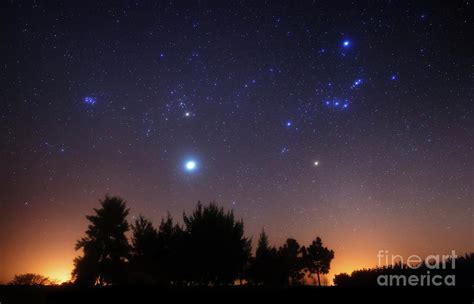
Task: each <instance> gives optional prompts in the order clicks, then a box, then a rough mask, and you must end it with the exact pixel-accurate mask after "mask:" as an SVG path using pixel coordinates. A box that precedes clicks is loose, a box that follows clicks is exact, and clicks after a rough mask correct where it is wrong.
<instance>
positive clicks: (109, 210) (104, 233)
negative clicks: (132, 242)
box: [72, 196, 130, 285]
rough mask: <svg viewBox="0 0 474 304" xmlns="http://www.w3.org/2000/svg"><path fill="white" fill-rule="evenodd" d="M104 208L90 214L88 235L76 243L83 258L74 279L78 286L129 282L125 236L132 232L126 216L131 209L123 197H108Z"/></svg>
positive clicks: (79, 259)
mask: <svg viewBox="0 0 474 304" xmlns="http://www.w3.org/2000/svg"><path fill="white" fill-rule="evenodd" d="M100 204H101V208H99V209H94V211H95V215H88V216H86V218H87V219H88V220H89V221H90V224H89V226H88V229H87V231H86V236H85V237H83V238H82V239H80V240H79V241H78V242H77V243H76V250H80V249H82V250H83V253H84V254H83V256H80V257H77V258H76V259H75V260H74V265H75V267H74V270H73V273H72V275H73V279H74V280H75V282H76V283H78V284H85V285H95V284H98V285H108V284H119V283H122V282H124V281H125V277H126V271H125V270H126V269H125V268H126V261H127V258H128V256H129V253H130V246H129V244H128V240H127V237H126V236H125V233H126V232H127V231H128V230H129V225H128V223H127V220H126V217H127V215H128V213H129V209H128V208H127V206H126V202H125V201H124V200H123V199H121V198H119V197H110V196H106V197H105V199H104V200H102V201H100Z"/></svg>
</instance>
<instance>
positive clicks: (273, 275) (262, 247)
mask: <svg viewBox="0 0 474 304" xmlns="http://www.w3.org/2000/svg"><path fill="white" fill-rule="evenodd" d="M277 262H278V261H277V253H276V250H275V248H273V247H270V245H269V242H268V236H267V234H266V233H265V230H263V229H262V232H261V233H260V236H259V239H258V245H257V250H256V252H255V257H253V258H251V260H250V265H249V269H248V279H249V280H250V282H252V283H254V284H257V285H259V284H263V285H266V286H271V285H278V278H279V272H278V271H279V268H278V265H277Z"/></svg>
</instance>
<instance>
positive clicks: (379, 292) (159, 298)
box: [0, 286, 474, 304]
mask: <svg viewBox="0 0 474 304" xmlns="http://www.w3.org/2000/svg"><path fill="white" fill-rule="evenodd" d="M473 294H474V293H473V289H472V288H398V289H397V288H377V289H371V288H360V289H352V288H340V287H322V288H316V287H310V286H304V287H292V288H287V289H267V288H263V287H249V286H232V287H212V288H211V287H207V288H198V287H187V288H179V289H162V288H156V287H151V286H150V287H132V286H121V287H102V288H78V287H75V286H37V287H22V286H0V303H1V304H10V303H35V304H42V303H68V304H71V303H144V302H146V303H163V302H167V301H166V300H168V299H169V298H172V299H173V300H184V299H187V300H189V299H190V300H192V301H193V302H196V301H198V302H201V301H199V300H207V299H227V300H229V301H230V300H233V301H239V302H242V303H244V302H245V303H247V302H248V301H250V300H253V299H255V298H256V297H259V298H260V297H263V298H265V299H266V300H268V301H271V300H274V301H278V302H282V301H284V302H287V303H297V302H296V301H297V300H299V299H305V300H306V301H308V302H306V301H305V303H312V302H316V301H317V302H320V300H322V299H330V300H333V301H337V302H340V301H342V300H344V301H347V302H350V303H354V302H378V303H382V302H393V301H396V302H399V303H401V302H405V303H407V302H413V300H414V299H420V300H421V302H423V303H428V301H433V302H438V301H440V300H441V299H446V298H448V299H451V301H448V302H451V303H473V301H474V296H473ZM409 299H410V300H409ZM421 302H420V303H421ZM301 303H303V302H301Z"/></svg>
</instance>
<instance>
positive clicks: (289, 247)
mask: <svg viewBox="0 0 474 304" xmlns="http://www.w3.org/2000/svg"><path fill="white" fill-rule="evenodd" d="M278 255H279V257H280V263H281V267H282V271H283V275H284V277H285V278H286V281H287V282H286V284H289V282H288V280H290V281H291V284H293V285H297V284H300V282H301V279H303V277H304V274H303V272H302V269H303V263H302V248H301V246H300V244H298V242H297V241H296V240H295V239H292V238H289V239H287V240H286V243H285V244H284V245H283V247H280V248H279V250H278Z"/></svg>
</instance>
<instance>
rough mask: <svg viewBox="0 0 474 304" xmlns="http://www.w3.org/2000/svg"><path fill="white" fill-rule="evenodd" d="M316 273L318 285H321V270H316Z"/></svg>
mask: <svg viewBox="0 0 474 304" xmlns="http://www.w3.org/2000/svg"><path fill="white" fill-rule="evenodd" d="M316 274H317V275H318V286H319V287H321V278H320V277H319V271H318V272H316Z"/></svg>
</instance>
